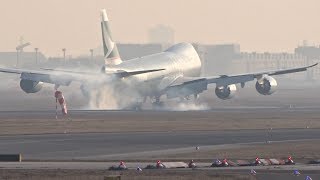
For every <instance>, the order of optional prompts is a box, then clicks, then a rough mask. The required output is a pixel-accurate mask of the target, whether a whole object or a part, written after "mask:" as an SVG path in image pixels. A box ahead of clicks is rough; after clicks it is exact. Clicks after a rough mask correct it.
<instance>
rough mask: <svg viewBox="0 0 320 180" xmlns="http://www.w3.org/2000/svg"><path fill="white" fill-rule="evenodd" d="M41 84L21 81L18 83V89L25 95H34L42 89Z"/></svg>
mask: <svg viewBox="0 0 320 180" xmlns="http://www.w3.org/2000/svg"><path fill="white" fill-rule="evenodd" d="M42 86H43V83H42V82H38V81H31V80H26V79H22V80H21V81H20V88H21V89H22V90H23V91H24V92H26V93H36V92H39V91H40V90H41V89H42Z"/></svg>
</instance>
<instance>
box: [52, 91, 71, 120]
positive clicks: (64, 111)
mask: <svg viewBox="0 0 320 180" xmlns="http://www.w3.org/2000/svg"><path fill="white" fill-rule="evenodd" d="M54 97H55V98H56V103H58V102H59V104H60V106H61V110H62V114H63V115H67V114H68V109H67V104H66V101H65V99H64V96H63V95H62V92H61V91H56V92H55V93H54ZM57 108H58V107H57V105H56V109H57Z"/></svg>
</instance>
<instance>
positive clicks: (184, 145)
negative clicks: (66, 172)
mask: <svg viewBox="0 0 320 180" xmlns="http://www.w3.org/2000/svg"><path fill="white" fill-rule="evenodd" d="M319 137H320V131H319V130H318V129H281V130H273V131H272V133H271V134H270V133H268V131H266V130H234V131H201V132H198V131H184V132H134V133H83V134H44V135H13V136H0V152H1V153H3V154H5V153H9V154H12V153H21V154H23V158H24V159H33V160H72V159H85V160H108V159H112V158H116V159H117V158H121V157H124V156H130V154H134V153H141V154H140V155H141V156H143V153H148V152H153V151H154V152H157V151H159V150H160V151H164V152H166V151H168V150H172V151H179V150H181V151H183V150H190V149H194V148H195V147H196V146H212V145H213V146H214V145H223V144H237V143H256V142H265V141H266V140H270V141H287V140H299V139H300V140H302V139H317V138H319ZM169 153H170V152H169Z"/></svg>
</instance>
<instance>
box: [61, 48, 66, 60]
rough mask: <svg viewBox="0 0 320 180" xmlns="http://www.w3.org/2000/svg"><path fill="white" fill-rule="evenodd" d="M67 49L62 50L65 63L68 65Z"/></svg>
mask: <svg viewBox="0 0 320 180" xmlns="http://www.w3.org/2000/svg"><path fill="white" fill-rule="evenodd" d="M66 50H67V49H66V48H62V53H63V61H64V63H66Z"/></svg>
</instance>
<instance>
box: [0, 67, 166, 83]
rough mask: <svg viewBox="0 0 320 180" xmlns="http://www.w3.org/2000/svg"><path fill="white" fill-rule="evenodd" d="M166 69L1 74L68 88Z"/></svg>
mask: <svg viewBox="0 0 320 180" xmlns="http://www.w3.org/2000/svg"><path fill="white" fill-rule="evenodd" d="M162 70H164V69H150V70H141V71H122V70H120V71H116V72H106V73H92V72H76V71H69V70H55V69H42V70H25V69H18V68H0V72H3V73H13V74H21V79H25V80H31V81H38V82H45V83H50V84H55V85H64V86H68V85H69V84H70V83H71V82H72V81H78V82H85V81H90V80H93V79H94V80H102V81H103V78H104V77H105V78H106V79H107V78H111V77H112V78H126V77H129V76H133V75H138V74H144V73H150V72H156V71H162Z"/></svg>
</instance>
